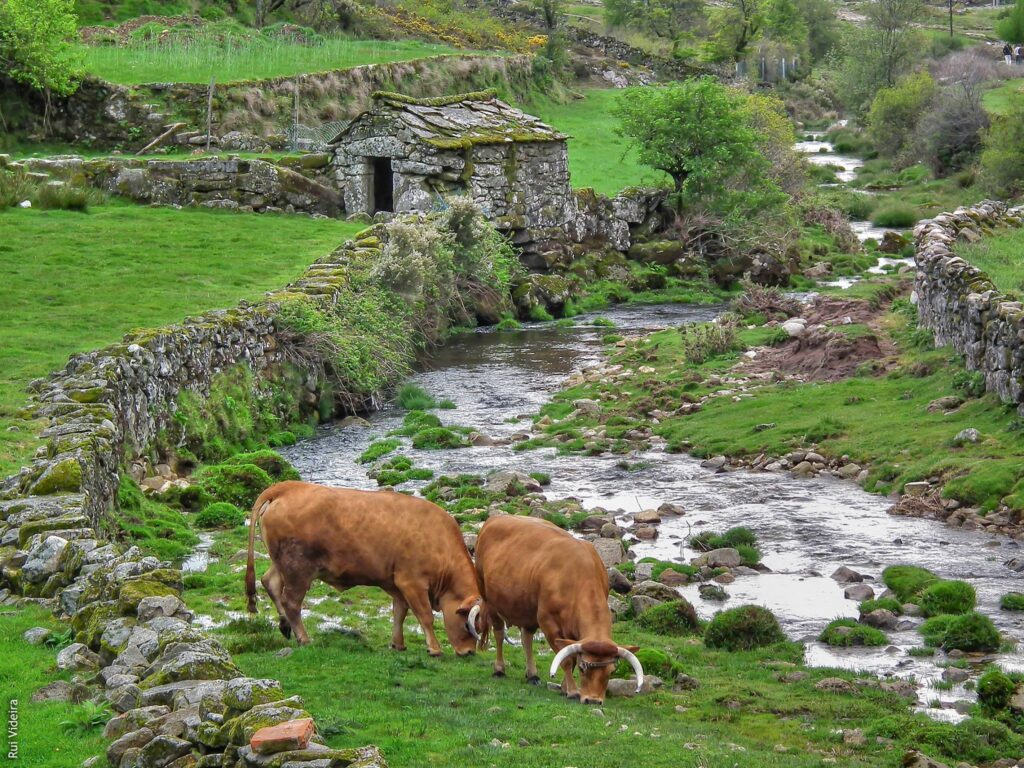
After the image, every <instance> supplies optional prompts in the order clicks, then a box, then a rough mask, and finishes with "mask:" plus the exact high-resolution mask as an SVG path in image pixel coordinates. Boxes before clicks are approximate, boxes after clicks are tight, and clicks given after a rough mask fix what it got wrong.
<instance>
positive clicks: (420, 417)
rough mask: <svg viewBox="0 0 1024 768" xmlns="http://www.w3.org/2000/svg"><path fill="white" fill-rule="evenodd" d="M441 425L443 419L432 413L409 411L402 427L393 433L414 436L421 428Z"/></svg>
mask: <svg viewBox="0 0 1024 768" xmlns="http://www.w3.org/2000/svg"><path fill="white" fill-rule="evenodd" d="M440 426H441V419H439V418H438V417H437V416H435V415H434V414H432V413H424V412H423V411H409V412H408V413H407V414H405V418H404V419H402V428H401V429H397V430H395V431H394V432H393V433H392V434H396V435H405V436H406V437H412V436H413V435H415V434H416V433H417V432H419V431H420V430H421V429H427V428H429V427H440ZM381 442H383V441H381Z"/></svg>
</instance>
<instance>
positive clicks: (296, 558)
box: [245, 482, 481, 656]
mask: <svg viewBox="0 0 1024 768" xmlns="http://www.w3.org/2000/svg"><path fill="white" fill-rule="evenodd" d="M257 524H259V525H260V526H261V527H262V533H263V541H264V543H265V544H266V545H267V551H268V552H269V553H270V560H271V567H270V569H269V570H268V571H267V572H266V573H265V574H264V576H263V578H262V579H261V581H262V582H263V586H264V587H265V588H266V590H267V594H269V595H270V599H271V600H272V601H273V602H274V606H275V607H276V608H277V613H278V616H279V617H280V625H279V626H280V629H281V633H282V634H283V635H284V636H285V637H290V636H291V634H292V632H293V631H294V632H295V637H296V639H297V640H298V641H299V643H300V644H303V645H304V644H306V643H308V642H309V635H308V634H307V633H306V628H305V627H304V626H303V625H302V601H303V599H304V598H305V597H306V592H308V591H309V587H310V585H311V584H312V583H313V580H314V579H321V580H322V581H324V582H326V583H327V584H330V585H331V586H332V587H334V588H336V589H338V590H345V589H348V588H349V587H354V586H359V585H368V586H375V587H380V588H381V589H383V590H384V591H385V592H387V593H388V594H389V595H391V599H392V605H393V611H394V629H393V631H392V635H391V647H392V648H395V649H397V650H403V651H404V650H405V638H404V635H403V631H402V625H403V623H404V622H405V617H406V614H407V612H408V611H409V609H410V608H411V609H412V612H413V614H414V615H415V616H416V619H417V620H418V621H419V623H420V626H421V627H423V634H424V635H426V639H427V650H428V651H429V652H430V655H431V656H440V655H441V646H440V645H438V642H437V637H436V636H435V635H434V613H433V611H435V610H439V611H441V613H442V614H443V616H444V627H445V631H446V633H447V635H448V640H449V642H451V644H452V648H454V649H455V653H456V654H458V655H459V656H467V655H469V654H471V653H473V651H474V650H475V647H476V644H477V641H478V640H479V639H480V634H479V632H478V630H477V621H478V617H479V616H480V608H481V605H480V589H479V587H478V586H477V581H476V572H475V571H474V570H473V561H472V559H471V558H470V556H469V551H468V550H467V549H466V544H465V542H464V541H463V539H462V534H461V532H460V531H459V525H458V523H456V522H455V519H454V518H453V517H452V516H451V515H449V514H448V513H447V512H445V511H444V510H443V509H441V508H440V507H438V506H437V505H436V504H431V503H430V502H429V501H426V500H425V499H417V498H414V497H412V496H406V495H405V494H404V493H393V492H389V491H377V492H370V491H356V490H350V489H347V488H327V487H325V486H322V485H314V484H312V483H301V482H285V483H277V484H276V485H272V486H270V487H269V488H268V489H267V490H265V491H264V492H263V493H262V494H260V497H259V498H258V499H256V503H255V504H254V505H253V508H252V514H251V517H250V519H249V559H248V562H247V565H246V574H245V591H246V596H247V597H248V608H249V612H250V613H255V611H256V571H255V567H254V563H253V557H254V556H253V545H254V539H255V536H256V526H257Z"/></svg>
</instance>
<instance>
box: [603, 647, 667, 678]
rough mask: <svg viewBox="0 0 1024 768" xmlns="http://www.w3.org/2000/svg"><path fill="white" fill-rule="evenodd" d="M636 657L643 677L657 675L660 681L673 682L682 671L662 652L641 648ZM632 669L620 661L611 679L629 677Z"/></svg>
mask: <svg viewBox="0 0 1024 768" xmlns="http://www.w3.org/2000/svg"><path fill="white" fill-rule="evenodd" d="M636 657H637V658H638V659H639V660H640V664H641V665H642V666H643V668H644V674H645V675H657V676H658V677H660V678H661V679H662V680H674V679H675V677H676V675H678V674H679V673H681V672H682V671H683V665H682V664H680V663H679V662H678V661H676V660H675V659H673V658H672V657H671V656H669V655H668V654H667V653H665V652H664V651H659V650H655V649H654V648H641V649H640V650H639V651H637V652H636ZM632 675H633V668H632V667H631V666H629V664H628V663H627V662H626V661H620V662H619V663H618V666H616V667H615V671H614V672H613V673H612V677H623V678H627V677H631V676H632Z"/></svg>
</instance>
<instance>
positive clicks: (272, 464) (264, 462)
mask: <svg viewBox="0 0 1024 768" xmlns="http://www.w3.org/2000/svg"><path fill="white" fill-rule="evenodd" d="M224 463H225V464H230V465H241V464H255V465H256V466H257V467H259V468H260V469H262V470H263V471H264V472H266V473H267V474H268V475H270V478H271V479H272V480H273V481H274V482H275V483H280V482H283V481H285V480H299V479H300V478H299V473H298V471H297V470H296V469H295V467H293V466H292V465H291V464H289V463H288V460H287V459H285V458H284V456H282V455H281V454H279V453H278V452H277V451H271V450H269V449H264V450H261V451H252V452H250V453H240V454H237V455H236V456H232V457H231V458H230V459H228V460H227V461H225V462H224Z"/></svg>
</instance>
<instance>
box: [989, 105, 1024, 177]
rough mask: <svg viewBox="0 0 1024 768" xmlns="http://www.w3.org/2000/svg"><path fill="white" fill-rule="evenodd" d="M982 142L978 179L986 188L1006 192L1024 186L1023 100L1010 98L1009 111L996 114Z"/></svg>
mask: <svg viewBox="0 0 1024 768" xmlns="http://www.w3.org/2000/svg"><path fill="white" fill-rule="evenodd" d="M982 146H983V147H984V149H983V150H982V153H981V173H982V181H983V183H984V185H985V187H986V188H987V189H988V191H989V192H991V193H993V194H995V195H999V196H1010V195H1015V194H1019V193H1020V192H1021V191H1022V190H1024V104H1021V103H1019V102H1014V104H1013V105H1012V106H1011V107H1010V111H1009V112H1007V113H1006V114H1005V115H998V116H997V117H996V118H995V119H994V120H993V121H992V125H991V127H990V128H989V129H988V130H987V131H986V132H985V134H984V136H983V138H982Z"/></svg>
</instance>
